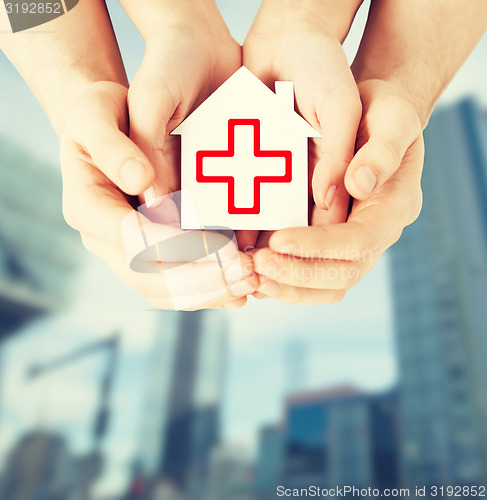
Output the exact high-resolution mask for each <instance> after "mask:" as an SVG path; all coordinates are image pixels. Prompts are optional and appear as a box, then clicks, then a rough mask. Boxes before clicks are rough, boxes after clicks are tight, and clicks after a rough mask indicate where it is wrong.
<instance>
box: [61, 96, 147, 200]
mask: <svg viewBox="0 0 487 500" xmlns="http://www.w3.org/2000/svg"><path fill="white" fill-rule="evenodd" d="M121 98H122V96H118V99H121ZM125 101H126V96H123V102H125ZM111 106H114V104H113V102H112V101H111V100H108V98H106V99H101V98H100V99H95V102H92V103H90V104H89V105H87V106H85V107H84V108H82V109H80V110H78V114H77V116H76V120H74V121H75V124H73V125H72V126H71V134H72V136H73V138H74V140H75V141H76V142H77V143H78V144H79V151H80V153H82V154H84V156H85V157H86V159H87V160H88V161H89V159H90V158H91V160H92V163H93V164H94V165H95V166H96V167H97V168H98V169H99V170H100V171H101V172H103V173H104V174H105V175H106V177H108V178H109V179H110V180H111V181H112V182H113V183H114V184H115V185H116V186H118V187H119V188H120V189H121V190H122V191H124V192H125V193H127V194H129V195H138V194H140V193H142V192H143V191H144V190H145V189H147V187H149V186H150V185H151V183H152V182H153V179H154V168H153V166H152V165H151V163H150V161H149V159H148V158H147V156H146V155H145V154H144V153H143V152H142V151H141V150H140V149H139V148H138V147H137V146H136V145H135V144H134V142H132V141H131V140H130V139H129V138H128V137H127V136H126V135H125V133H124V131H123V130H120V128H119V127H120V124H119V122H118V119H119V117H118V116H117V115H118V114H119V113H120V110H119V109H117V108H116V106H114V109H109V108H110V107H111ZM123 121H126V118H125V119H124V120H123Z"/></svg>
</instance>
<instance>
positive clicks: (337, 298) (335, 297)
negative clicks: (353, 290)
mask: <svg viewBox="0 0 487 500" xmlns="http://www.w3.org/2000/svg"><path fill="white" fill-rule="evenodd" d="M346 294H347V291H346V290H337V291H335V292H333V294H332V295H331V297H330V304H337V303H338V302H341V301H342V300H343V299H344V298H345V295H346Z"/></svg>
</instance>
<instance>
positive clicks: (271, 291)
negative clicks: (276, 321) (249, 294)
mask: <svg viewBox="0 0 487 500" xmlns="http://www.w3.org/2000/svg"><path fill="white" fill-rule="evenodd" d="M254 296H257V297H258V298H273V299H277V300H280V301H281V302H286V303H288V304H297V305H308V306H316V305H319V304H333V303H336V302H339V301H341V300H342V299H343V298H344V297H345V290H317V289H315V288H298V287H294V286H289V285H285V284H284V283H277V282H275V281H271V280H262V281H261V284H260V286H259V288H258V290H257V292H256V293H255V294H254Z"/></svg>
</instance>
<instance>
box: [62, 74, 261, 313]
mask: <svg viewBox="0 0 487 500" xmlns="http://www.w3.org/2000/svg"><path fill="white" fill-rule="evenodd" d="M63 123H64V126H63V130H62V131H61V133H60V139H61V167H62V174H63V212H64V216H65V218H66V221H67V222H68V224H69V225H71V226H72V227H73V228H75V229H76V230H78V231H79V232H80V233H81V237H82V240H83V243H84V245H85V246H86V248H87V249H88V250H89V251H91V252H92V253H94V254H95V255H97V256H98V257H100V258H102V259H103V260H104V261H105V262H106V263H107V264H108V265H109V266H110V267H111V268H112V269H113V270H114V271H115V272H116V273H117V274H118V275H119V276H120V277H121V278H123V279H124V280H125V281H127V282H128V283H129V284H130V285H131V286H132V287H133V288H135V289H136V290H137V291H138V292H139V293H141V294H142V295H143V296H144V297H145V298H146V299H147V300H148V301H149V302H150V303H151V304H152V305H154V306H155V307H158V308H162V309H173V308H174V303H175V300H174V299H177V301H178V303H184V302H185V300H184V299H188V300H186V303H191V307H188V308H191V309H199V308H208V307H239V306H242V305H243V304H245V302H246V296H247V295H248V294H249V293H252V292H253V291H254V290H255V288H256V286H257V278H256V276H255V274H254V273H253V269H252V262H251V259H250V257H249V256H246V255H244V254H241V253H240V254H239V253H238V251H237V249H236V246H235V245H233V243H232V242H231V241H229V242H228V245H226V247H225V248H226V252H227V253H229V254H231V256H230V257H229V258H227V259H224V260H223V268H222V269H218V272H217V273H215V272H214V270H215V261H214V259H213V260H212V259H211V258H210V257H209V258H207V259H201V260H198V261H196V262H195V261H193V259H191V258H190V259H189V260H188V261H187V262H186V261H184V259H185V258H186V257H185V256H184V255H182V254H181V255H179V256H178V255H170V256H165V255H157V256H154V255H152V254H150V253H149V254H148V255H147V256H146V257H145V258H146V260H147V262H145V267H146V268H147V269H148V271H147V272H138V271H135V270H133V269H131V267H130V265H129V260H128V258H127V252H126V245H125V242H126V241H127V240H129V241H130V240H131V239H132V238H134V239H135V238H139V239H140V237H141V236H140V234H136V233H135V232H134V234H133V235H132V234H127V232H126V228H127V225H126V224H125V221H127V219H128V218H129V219H130V218H131V217H132V218H133V217H135V216H137V217H138V220H140V221H142V222H141V226H142V227H143V230H144V231H145V233H146V235H150V237H151V238H152V240H153V241H158V240H161V241H164V240H167V239H169V238H171V237H174V236H178V235H180V234H182V233H183V231H181V229H180V228H179V226H178V214H177V210H176V212H174V210H172V211H171V207H169V209H168V210H167V211H166V210H164V211H163V212H162V213H160V212H152V213H151V212H150V210H149V211H146V212H144V214H143V215H140V214H139V215H137V214H138V212H136V211H135V210H134V208H133V207H134V206H136V205H137V204H138V202H137V198H136V197H130V196H127V195H126V194H125V193H128V194H131V195H137V194H139V192H140V189H141V187H143V186H142V184H143V182H142V181H140V183H139V181H135V180H134V178H133V172H134V168H135V167H137V168H139V167H140V168H141V170H142V171H143V172H145V174H146V175H147V179H146V181H147V180H149V181H150V180H151V179H150V175H151V171H152V170H153V169H152V166H151V163H150V161H149V159H148V158H147V156H146V155H145V154H144V152H143V151H142V150H141V149H140V148H139V147H137V146H136V145H135V144H134V143H133V142H132V141H131V140H130V139H129V138H128V137H127V133H128V112H127V89H126V88H125V87H124V86H123V85H119V84H116V83H109V82H101V83H96V84H91V85H90V86H89V87H88V88H85V89H84V91H83V92H82V93H81V94H80V95H79V96H78V97H77V98H76V99H75V100H74V101H73V103H72V104H71V105H70V106H69V107H68V109H67V110H66V112H65V116H64V118H63ZM127 168H128V170H127ZM126 170H127V172H129V173H130V174H131V176H132V177H130V176H129V178H126V175H125V174H126ZM122 190H123V191H124V192H125V193H124V192H123V191H122ZM164 208H167V207H164ZM172 208H173V209H176V207H172ZM171 214H172V215H171ZM124 228H125V231H124ZM194 233H195V234H197V233H199V232H194ZM200 234H201V233H200ZM202 236H204V237H206V236H208V233H206V234H204V235H202ZM224 243H225V242H224ZM232 245H233V253H232ZM181 260H183V262H180V261H181ZM176 261H177V262H176ZM225 263H231V264H233V265H231V267H232V268H231V269H230V268H224V267H225ZM143 264H144V263H142V264H141V263H140V262H139V264H138V265H139V267H141V266H142V267H144V265H143ZM175 264H178V265H180V264H186V265H185V266H182V267H181V269H184V271H182V272H184V273H186V274H185V276H186V277H185V278H184V279H182V280H180V282H179V287H178V289H177V290H176V292H175V291H174V290H171V289H170V287H169V286H168V282H167V279H166V275H165V271H166V270H167V269H173V268H174V267H175ZM235 264H236V266H235ZM154 270H155V272H154ZM221 272H224V273H225V277H226V281H225V286H226V288H225V289H224V290H223V291H222V293H221V294H219V295H218V296H217V297H214V298H212V299H211V300H206V301H205V302H202V303H198V297H207V296H208V293H210V295H211V292H212V290H214V289H216V288H215V287H217V286H218V284H219V283H221V281H222V274H221ZM185 280H186V281H185ZM184 283H188V284H191V289H190V290H186V289H185V287H184V286H181V284H183V285H184ZM232 285H234V286H232ZM174 293H176V294H177V296H175V295H174ZM185 294H187V295H188V297H185ZM195 294H196V297H195Z"/></svg>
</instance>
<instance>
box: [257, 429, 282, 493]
mask: <svg viewBox="0 0 487 500" xmlns="http://www.w3.org/2000/svg"><path fill="white" fill-rule="evenodd" d="M284 437H285V434H284V425H283V424H277V425H276V424H274V425H266V426H264V427H262V429H261V430H260V433H259V448H258V451H257V463H256V466H255V469H256V472H255V474H256V475H255V487H254V490H255V496H256V498H257V499H258V500H270V499H274V498H275V497H276V488H277V487H278V486H279V485H280V484H282V481H283V477H282V474H283V471H284V449H285V448H284Z"/></svg>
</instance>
